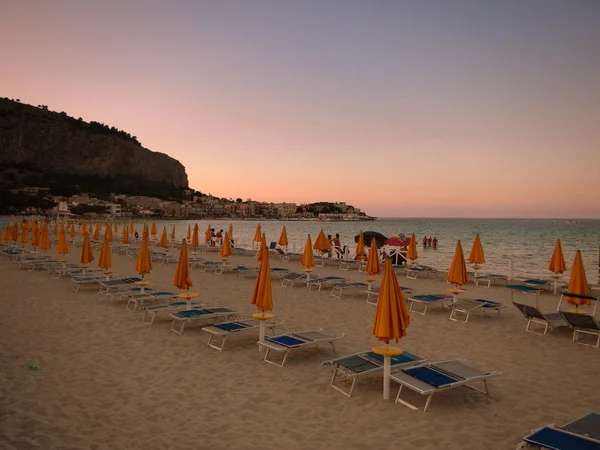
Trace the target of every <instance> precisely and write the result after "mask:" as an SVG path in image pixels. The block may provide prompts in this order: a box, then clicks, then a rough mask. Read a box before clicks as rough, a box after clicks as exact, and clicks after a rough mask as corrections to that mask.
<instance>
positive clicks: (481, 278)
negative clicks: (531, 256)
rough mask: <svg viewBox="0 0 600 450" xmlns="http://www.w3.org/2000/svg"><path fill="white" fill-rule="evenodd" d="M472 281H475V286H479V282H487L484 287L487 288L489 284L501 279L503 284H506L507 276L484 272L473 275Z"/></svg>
mask: <svg viewBox="0 0 600 450" xmlns="http://www.w3.org/2000/svg"><path fill="white" fill-rule="evenodd" d="M473 281H475V286H479V284H480V283H481V284H483V283H487V286H485V287H488V288H489V287H490V284H492V283H494V284H496V283H497V282H498V281H502V282H503V283H504V284H508V277H507V276H506V275H500V274H497V273H486V274H482V275H478V276H476V277H473Z"/></svg>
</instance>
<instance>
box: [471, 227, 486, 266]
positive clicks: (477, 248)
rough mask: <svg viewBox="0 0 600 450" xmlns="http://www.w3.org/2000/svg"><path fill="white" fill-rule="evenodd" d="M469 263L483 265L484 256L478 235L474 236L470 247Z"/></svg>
mask: <svg viewBox="0 0 600 450" xmlns="http://www.w3.org/2000/svg"><path fill="white" fill-rule="evenodd" d="M469 262H470V263H473V264H484V263H485V256H484V254H483V246H482V245H481V239H479V233H477V234H476V235H475V240H474V241H473V247H471V253H469Z"/></svg>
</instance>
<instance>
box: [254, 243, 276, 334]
mask: <svg viewBox="0 0 600 450" xmlns="http://www.w3.org/2000/svg"><path fill="white" fill-rule="evenodd" d="M260 246H261V247H262V248H261V249H259V252H261V253H262V254H263V257H262V259H261V261H260V267H259V269H258V274H257V276H256V281H255V283H254V291H253V292H252V298H251V299H250V303H251V304H252V305H254V306H256V309H258V310H259V311H260V313H259V314H253V315H252V317H253V318H255V319H258V320H260V328H259V335H258V341H259V342H264V340H265V321H266V320H270V319H272V318H273V317H275V316H273V314H267V311H273V290H272V288H271V267H270V265H269V252H268V250H267V244H266V238H265V241H262V239H261V243H260Z"/></svg>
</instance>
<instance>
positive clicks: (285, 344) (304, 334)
mask: <svg viewBox="0 0 600 450" xmlns="http://www.w3.org/2000/svg"><path fill="white" fill-rule="evenodd" d="M343 337H344V334H341V335H340V336H330V335H327V334H325V333H323V328H322V327H321V328H319V329H318V330H307V331H298V332H293V333H286V334H280V335H278V336H273V337H270V338H265V341H264V342H259V343H258V345H259V346H261V347H264V348H266V350H267V351H266V352H265V356H264V358H263V360H264V361H265V362H268V363H269V364H273V365H275V366H279V367H283V366H284V364H285V362H286V360H287V357H288V355H289V353H290V352H291V351H292V350H297V349H299V348H309V347H318V346H319V344H330V345H331V348H332V349H333V351H334V352H335V346H334V342H335V341H337V340H338V339H341V338H343ZM271 352H276V353H278V354H279V355H283V357H282V359H281V361H279V362H278V361H277V360H273V359H269V355H270V354H271Z"/></svg>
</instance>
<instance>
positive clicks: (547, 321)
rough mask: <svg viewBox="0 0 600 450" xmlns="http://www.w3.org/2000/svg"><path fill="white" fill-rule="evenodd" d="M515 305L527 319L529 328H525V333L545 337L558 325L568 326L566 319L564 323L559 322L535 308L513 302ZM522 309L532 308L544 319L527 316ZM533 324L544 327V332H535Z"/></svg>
mask: <svg viewBox="0 0 600 450" xmlns="http://www.w3.org/2000/svg"><path fill="white" fill-rule="evenodd" d="M513 305H515V306H516V307H517V309H518V310H519V312H520V313H521V314H522V315H523V317H525V318H526V319H527V326H526V327H525V331H527V332H529V333H534V334H539V335H540V336H544V335H545V334H546V333H547V332H548V328H550V329H551V330H554V329H555V328H557V324H561V325H567V322H565V321H564V319H563V320H562V321H559V320H551V319H550V318H547V317H546V316H545V315H544V314H542V313H541V312H540V311H539V310H538V309H537V308H535V307H534V306H531V305H524V304H523V303H517V302H513ZM521 307H525V308H532V309H533V310H536V311H537V312H538V313H539V314H540V315H541V316H542V317H541V318H540V317H536V316H533V315H531V314H527V313H526V312H525V311H523V309H522V308H521ZM553 314H558V313H553ZM532 323H536V324H539V325H543V326H544V331H543V332H539V331H535V330H533V329H532V328H531V324H532ZM558 326H560V325H558Z"/></svg>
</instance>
